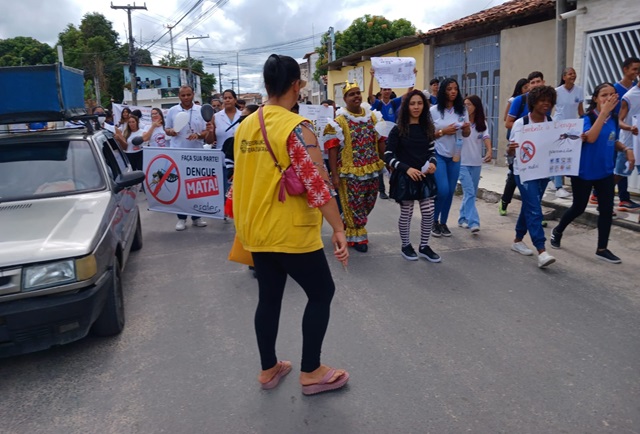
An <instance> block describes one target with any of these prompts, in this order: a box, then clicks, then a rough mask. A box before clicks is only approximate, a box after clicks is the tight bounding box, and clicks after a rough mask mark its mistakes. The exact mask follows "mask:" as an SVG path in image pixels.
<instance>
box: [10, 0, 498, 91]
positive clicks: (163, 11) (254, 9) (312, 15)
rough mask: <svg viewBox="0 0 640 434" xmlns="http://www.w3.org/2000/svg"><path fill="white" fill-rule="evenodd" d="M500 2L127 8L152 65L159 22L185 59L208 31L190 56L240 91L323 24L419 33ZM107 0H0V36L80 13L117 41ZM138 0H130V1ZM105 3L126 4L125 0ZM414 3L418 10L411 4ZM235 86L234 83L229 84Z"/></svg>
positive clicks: (210, 3)
mask: <svg viewBox="0 0 640 434" xmlns="http://www.w3.org/2000/svg"><path fill="white" fill-rule="evenodd" d="M504 1H505V0H426V1H422V2H414V1H409V0H400V1H396V2H393V1H389V0H369V1H363V0H147V1H146V6H147V10H146V11H144V10H139V11H133V12H132V22H133V34H134V38H135V40H136V42H135V43H136V46H140V45H141V46H142V47H144V48H147V47H148V48H149V50H150V51H151V53H152V55H153V56H154V62H156V61H157V59H159V58H160V57H161V56H163V55H164V54H166V53H167V52H169V51H170V50H171V44H170V39H169V35H168V34H166V33H167V29H166V28H165V27H164V26H166V25H175V24H176V22H178V21H179V20H180V19H181V18H183V16H185V14H187V12H188V11H189V10H191V9H192V8H193V10H192V11H191V12H190V13H188V15H186V17H184V18H183V19H182V21H181V22H180V23H179V24H177V25H176V26H175V28H174V29H173V31H172V33H173V37H174V40H173V42H174V51H175V52H176V54H181V55H183V56H186V52H187V46H186V40H185V38H187V37H193V36H201V35H208V36H209V38H208V39H202V40H192V41H190V42H189V45H190V48H191V55H192V57H193V58H201V59H202V60H203V62H204V64H205V69H206V70H207V71H208V72H212V73H214V74H215V75H216V77H217V76H218V68H217V67H214V66H211V65H212V64H216V63H226V65H224V66H222V67H221V72H222V86H223V88H230V87H231V79H236V77H237V75H238V72H239V76H240V91H241V92H243V93H244V92H263V86H262V84H261V77H260V70H261V67H262V64H263V63H264V61H265V60H266V58H267V57H268V56H269V54H271V53H274V52H275V53H278V54H287V55H290V56H292V57H295V58H298V59H301V58H302V56H304V54H305V53H309V52H311V51H313V49H314V47H315V46H317V45H319V41H320V37H321V35H322V33H323V32H326V31H327V30H328V28H329V27H333V28H334V29H335V30H344V29H346V28H347V27H348V26H349V25H350V24H351V22H352V21H353V20H354V19H356V18H359V17H361V16H363V15H365V14H371V15H382V16H384V17H386V18H387V19H390V20H396V19H399V18H405V19H407V20H409V21H411V23H413V25H414V26H416V28H417V29H419V30H422V31H423V32H426V31H428V30H429V29H432V28H434V27H438V26H440V25H442V24H445V23H448V22H450V21H453V20H456V19H458V18H461V17H464V16H467V15H470V14H472V13H475V12H477V11H479V10H483V9H486V8H490V7H493V6H496V5H499V4H501V3H503V2H504ZM111 3H112V1H111V0H54V1H52V0H17V1H11V2H8V1H7V2H3V5H2V14H3V18H2V20H0V39H6V38H12V37H16V36H31V37H33V38H35V39H37V40H39V41H42V42H46V43H48V44H50V45H52V46H53V45H54V44H55V43H56V41H57V39H58V33H60V32H61V31H62V30H64V28H65V27H66V25H67V24H68V23H73V24H75V25H76V26H78V25H79V24H80V21H81V20H82V16H83V15H84V14H85V13H89V12H99V13H101V14H103V15H105V16H106V17H107V19H108V20H110V21H111V22H112V23H113V28H114V29H115V30H116V31H117V32H118V33H119V35H120V39H121V42H125V41H126V38H127V36H128V24H127V13H126V11H124V10H114V9H111V7H110V6H111ZM144 3H145V2H144V1H136V2H135V4H136V5H138V6H141V5H143V4H144ZM113 4H114V5H116V6H119V5H127V4H131V5H133V4H134V2H133V1H132V0H113ZM418 4H420V6H419V7H417V6H416V5H418ZM235 86H236V89H237V83H236V85H235Z"/></svg>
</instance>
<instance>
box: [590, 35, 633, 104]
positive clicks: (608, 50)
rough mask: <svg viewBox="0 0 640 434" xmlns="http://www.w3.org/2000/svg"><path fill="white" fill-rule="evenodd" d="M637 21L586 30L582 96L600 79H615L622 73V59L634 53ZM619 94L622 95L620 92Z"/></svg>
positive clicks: (610, 80) (597, 83)
mask: <svg viewBox="0 0 640 434" xmlns="http://www.w3.org/2000/svg"><path fill="white" fill-rule="evenodd" d="M639 46H640V24H634V25H632V26H625V27H617V28H614V29H607V30H600V31H596V32H591V33H587V43H586V47H587V48H586V50H585V55H584V65H585V68H584V71H585V72H584V76H585V86H584V92H585V100H587V99H591V93H592V92H593V89H595V88H596V86H598V85H599V84H600V83H603V82H605V81H608V82H611V83H615V82H616V81H618V79H619V78H620V75H621V74H622V72H621V71H622V62H624V59H626V58H627V57H632V56H636V57H637V56H638V51H637V50H638V47H639ZM620 96H621V97H622V95H620Z"/></svg>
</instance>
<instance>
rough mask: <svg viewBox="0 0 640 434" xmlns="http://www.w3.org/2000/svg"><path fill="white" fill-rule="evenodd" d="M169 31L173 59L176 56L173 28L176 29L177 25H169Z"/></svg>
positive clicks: (167, 26)
mask: <svg viewBox="0 0 640 434" xmlns="http://www.w3.org/2000/svg"><path fill="white" fill-rule="evenodd" d="M165 27H166V28H167V29H169V41H171V57H175V54H173V32H172V30H173V28H174V27H175V24H174V25H173V26H170V25H169V24H167V25H166V26H165Z"/></svg>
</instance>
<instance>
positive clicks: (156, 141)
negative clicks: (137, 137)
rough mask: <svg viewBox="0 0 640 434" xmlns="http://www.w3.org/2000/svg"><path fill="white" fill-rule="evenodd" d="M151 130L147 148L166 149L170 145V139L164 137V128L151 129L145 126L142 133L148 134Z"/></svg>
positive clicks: (149, 126)
mask: <svg viewBox="0 0 640 434" xmlns="http://www.w3.org/2000/svg"><path fill="white" fill-rule="evenodd" d="M151 128H153V132H152V133H151V137H150V138H149V146H150V147H152V148H168V147H169V145H170V143H169V139H170V137H169V136H167V135H166V133H165V132H164V128H162V127H152V126H151V125H147V126H146V127H144V131H143V133H146V132H148V131H149V130H150V129H151Z"/></svg>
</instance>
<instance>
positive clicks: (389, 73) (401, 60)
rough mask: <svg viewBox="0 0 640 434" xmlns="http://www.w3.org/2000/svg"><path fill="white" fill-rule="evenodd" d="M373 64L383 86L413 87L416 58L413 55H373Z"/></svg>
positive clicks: (375, 74) (376, 76)
mask: <svg viewBox="0 0 640 434" xmlns="http://www.w3.org/2000/svg"><path fill="white" fill-rule="evenodd" d="M371 66H372V67H373V69H374V76H375V78H376V80H378V83H379V84H380V87H381V88H398V87H413V86H415V84H416V74H415V73H414V72H413V71H414V70H415V67H416V59H414V58H413V57H372V58H371Z"/></svg>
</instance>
